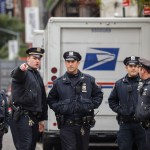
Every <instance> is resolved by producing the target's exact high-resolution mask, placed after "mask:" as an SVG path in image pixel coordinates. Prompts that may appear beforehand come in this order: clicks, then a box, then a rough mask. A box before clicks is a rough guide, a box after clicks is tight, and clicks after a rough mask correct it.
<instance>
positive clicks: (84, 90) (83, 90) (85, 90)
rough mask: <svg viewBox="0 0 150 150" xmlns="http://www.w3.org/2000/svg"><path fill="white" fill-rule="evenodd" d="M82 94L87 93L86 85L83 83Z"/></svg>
mask: <svg viewBox="0 0 150 150" xmlns="http://www.w3.org/2000/svg"><path fill="white" fill-rule="evenodd" d="M82 92H83V93H85V92H87V89H86V83H82Z"/></svg>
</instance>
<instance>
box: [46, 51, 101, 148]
mask: <svg viewBox="0 0 150 150" xmlns="http://www.w3.org/2000/svg"><path fill="white" fill-rule="evenodd" d="M63 57H64V59H65V65H66V68H67V71H66V73H65V74H64V75H63V76H61V77H60V78H58V79H57V80H55V81H54V83H53V87H52V89H51V91H50V93H49V95H48V104H49V106H50V108H51V109H53V110H54V112H55V114H56V119H57V121H58V126H59V128H60V139H61V145H62V150H88V144H89V133H90V128H91V127H93V126H94V124H95V120H94V109H95V108H98V107H99V105H100V104H101V102H102V99H103V93H102V91H101V88H100V87H98V86H97V85H96V84H95V78H94V77H92V76H90V75H87V74H84V73H82V72H80V70H79V69H78V66H79V64H80V60H81V55H80V54H79V53H78V52H74V51H68V52H65V53H64V55H63Z"/></svg>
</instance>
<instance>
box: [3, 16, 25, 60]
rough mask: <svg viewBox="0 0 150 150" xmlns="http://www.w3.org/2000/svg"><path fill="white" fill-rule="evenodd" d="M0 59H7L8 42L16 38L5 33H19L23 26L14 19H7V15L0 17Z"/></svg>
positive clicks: (19, 21)
mask: <svg viewBox="0 0 150 150" xmlns="http://www.w3.org/2000/svg"><path fill="white" fill-rule="evenodd" d="M0 28H1V29H3V30H0V37H1V40H0V59H4V58H8V46H7V43H8V41H9V40H12V39H16V36H15V35H13V34H9V33H7V32H5V30H6V31H12V32H16V33H21V32H23V31H24V24H23V23H22V22H21V20H19V19H18V18H15V17H11V18H10V17H9V16H8V15H3V14H1V15H0Z"/></svg>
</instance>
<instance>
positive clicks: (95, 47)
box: [43, 17, 150, 150]
mask: <svg viewBox="0 0 150 150" xmlns="http://www.w3.org/2000/svg"><path fill="white" fill-rule="evenodd" d="M44 37H45V38H44V39H45V40H44V43H45V45H44V47H45V49H46V57H45V58H44V62H45V63H44V65H45V66H43V67H44V72H45V74H46V75H45V77H44V80H45V82H46V83H47V84H48V91H49V90H50V89H51V87H52V84H53V80H55V79H56V78H57V77H60V76H61V75H63V74H64V73H65V71H66V68H65V65H64V59H63V53H64V52H65V51H71V50H72V51H76V52H79V53H80V54H81V55H82V60H81V63H80V66H79V69H80V70H81V71H82V72H84V73H87V74H90V75H92V76H94V77H95V78H96V82H97V84H98V85H100V86H101V87H102V90H103V92H104V99H103V102H102V104H101V106H100V107H99V108H98V109H96V110H95V113H96V116H95V119H96V125H95V127H94V128H92V129H91V133H90V146H101V145H103V146H105V145H106V146H115V145H116V143H115V141H116V132H117V130H118V124H117V121H116V114H115V113H114V112H112V111H111V109H110V108H109V105H108V96H109V94H110V92H111V90H112V88H113V86H114V84H115V81H117V80H118V79H120V78H121V77H123V76H125V75H126V70H125V66H124V64H123V60H124V58H125V57H128V56H131V55H135V56H140V57H144V58H147V59H150V19H149V18H59V17H57V18H55V17H53V18H50V19H49V21H48V24H47V26H46V29H45V35H44ZM59 142H60V140H59V130H58V128H57V122H56V119H55V115H54V112H53V111H52V110H50V109H49V112H48V121H47V123H46V129H45V131H44V135H43V149H44V150H50V149H58V148H59Z"/></svg>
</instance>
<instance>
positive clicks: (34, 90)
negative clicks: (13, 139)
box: [11, 47, 47, 150]
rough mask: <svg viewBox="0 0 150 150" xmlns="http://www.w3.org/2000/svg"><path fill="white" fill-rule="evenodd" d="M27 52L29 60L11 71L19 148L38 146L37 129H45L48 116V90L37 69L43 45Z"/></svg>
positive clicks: (29, 148)
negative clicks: (46, 90)
mask: <svg viewBox="0 0 150 150" xmlns="http://www.w3.org/2000/svg"><path fill="white" fill-rule="evenodd" d="M26 53H27V62H26V63H23V64H21V65H20V66H19V67H16V68H15V69H14V70H13V71H12V73H11V77H12V101H13V105H12V109H13V110H14V113H13V119H14V120H15V121H16V126H17V129H18V133H17V134H18V135H19V149H18V150H35V146H36V141H37V136H38V129H40V131H41V132H42V131H43V130H44V120H46V119H47V102H46V92H45V88H44V84H43V81H42V78H41V76H40V74H39V72H38V69H39V67H40V63H41V58H42V56H43V54H44V49H41V48H38V47H33V48H29V49H27V50H26Z"/></svg>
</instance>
